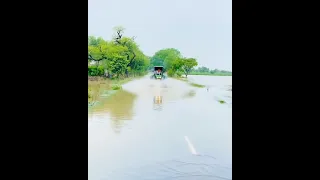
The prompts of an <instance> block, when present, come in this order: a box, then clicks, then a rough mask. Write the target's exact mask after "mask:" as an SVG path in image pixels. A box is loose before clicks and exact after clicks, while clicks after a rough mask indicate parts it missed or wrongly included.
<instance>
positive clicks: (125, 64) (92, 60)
mask: <svg viewBox="0 0 320 180" xmlns="http://www.w3.org/2000/svg"><path fill="white" fill-rule="evenodd" d="M114 30H115V35H114V37H113V38H112V40H110V41H107V40H104V39H103V38H101V37H94V36H89V37H88V75H89V76H106V77H107V78H112V79H115V78H116V79H119V78H128V77H130V76H141V75H145V74H146V72H147V70H148V68H149V66H150V59H149V57H147V56H146V55H145V54H143V52H142V51H141V50H140V49H139V46H138V45H137V43H136V42H135V38H134V37H132V38H129V37H125V36H124V35H123V33H124V30H125V29H124V28H123V27H120V26H118V27H115V28H114Z"/></svg>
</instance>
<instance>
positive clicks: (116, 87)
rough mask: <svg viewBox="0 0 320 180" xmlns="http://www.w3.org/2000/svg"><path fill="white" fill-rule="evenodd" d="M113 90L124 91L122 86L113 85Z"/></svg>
mask: <svg viewBox="0 0 320 180" xmlns="http://www.w3.org/2000/svg"><path fill="white" fill-rule="evenodd" d="M111 89H112V90H119V89H122V86H121V85H119V84H113V85H112V86H111Z"/></svg>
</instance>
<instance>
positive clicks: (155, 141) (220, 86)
mask: <svg viewBox="0 0 320 180" xmlns="http://www.w3.org/2000/svg"><path fill="white" fill-rule="evenodd" d="M188 79H190V81H193V82H195V83H199V84H205V85H206V87H207V88H197V87H192V86H190V85H189V84H188V83H186V82H183V81H179V80H175V79H171V78H168V79H166V80H163V81H157V80H150V79H149V77H145V78H142V79H140V80H135V81H132V82H129V83H127V84H125V85H124V86H123V90H121V91H120V92H118V93H116V94H115V95H113V96H111V97H109V98H104V97H101V99H100V100H99V103H98V104H97V105H96V106H95V107H93V108H91V109H89V114H88V132H89V134H88V139H89V141H88V151H89V154H88V162H89V164H88V168H89V169H88V170H89V177H88V179H89V180H100V179H112V180H118V179H119V180H120V179H121V180H136V179H137V180H142V179H155V180H156V179H202V180H205V179H232V173H231V171H232V93H231V91H228V90H229V89H230V86H231V85H232V80H231V77H214V76H190V77H188ZM219 100H223V101H225V102H226V103H224V104H221V103H220V102H219Z"/></svg>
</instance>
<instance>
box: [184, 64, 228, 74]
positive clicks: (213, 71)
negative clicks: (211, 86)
mask: <svg viewBox="0 0 320 180" xmlns="http://www.w3.org/2000/svg"><path fill="white" fill-rule="evenodd" d="M190 74H192V75H217V76H232V72H231V71H226V70H219V69H209V68H207V67H205V66H202V67H198V68H196V69H193V70H192V71H191V73H190Z"/></svg>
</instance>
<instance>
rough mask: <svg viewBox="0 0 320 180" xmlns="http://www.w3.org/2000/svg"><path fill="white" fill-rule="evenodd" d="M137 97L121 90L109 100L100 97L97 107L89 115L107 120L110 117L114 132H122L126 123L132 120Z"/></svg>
mask: <svg viewBox="0 0 320 180" xmlns="http://www.w3.org/2000/svg"><path fill="white" fill-rule="evenodd" d="M136 97H137V96H136V95H135V94H132V93H129V92H127V91H124V90H119V92H117V93H115V94H114V95H112V96H110V97H108V98H103V97H100V99H99V102H98V103H97V105H96V106H95V107H93V108H92V109H91V111H89V113H92V114H94V115H98V116H105V117H106V118H107V117H108V116H109V118H110V120H111V121H110V122H111V125H112V127H113V129H114V131H115V132H120V129H121V127H123V126H124V125H125V121H128V120H132V117H133V115H134V112H133V106H134V101H135V99H136ZM107 115H108V116H107Z"/></svg>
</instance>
